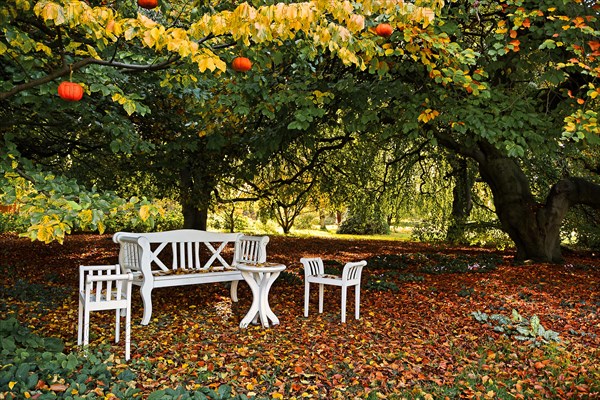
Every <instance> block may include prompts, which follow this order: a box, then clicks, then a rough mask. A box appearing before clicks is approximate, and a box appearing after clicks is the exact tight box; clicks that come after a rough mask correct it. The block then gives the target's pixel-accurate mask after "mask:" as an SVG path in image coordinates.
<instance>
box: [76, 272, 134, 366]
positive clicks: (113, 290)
mask: <svg viewBox="0 0 600 400" xmlns="http://www.w3.org/2000/svg"><path fill="white" fill-rule="evenodd" d="M132 280H133V274H132V273H131V272H129V273H127V274H122V273H121V270H120V267H119V265H118V264H117V265H92V266H86V265H81V266H80V267H79V329H78V334H77V344H78V345H81V344H83V345H84V346H86V345H88V344H89V335H90V312H91V311H100V310H116V321H115V343H118V342H119V336H120V335H119V334H120V327H121V322H120V319H121V316H122V314H121V313H122V312H123V313H124V316H125V359H126V360H129V355H130V350H131V341H130V336H131V283H132Z"/></svg>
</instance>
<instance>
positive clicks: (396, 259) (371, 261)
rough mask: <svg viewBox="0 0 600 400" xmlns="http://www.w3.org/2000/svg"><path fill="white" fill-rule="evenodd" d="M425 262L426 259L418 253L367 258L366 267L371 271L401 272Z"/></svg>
mask: <svg viewBox="0 0 600 400" xmlns="http://www.w3.org/2000/svg"><path fill="white" fill-rule="evenodd" d="M426 260H427V257H425V256H424V255H423V254H420V253H405V254H383V255H376V256H373V257H370V258H368V259H367V265H368V266H369V268H373V269H393V270H403V269H407V268H408V267H410V266H411V265H414V264H417V263H419V264H420V263H422V262H424V261H426Z"/></svg>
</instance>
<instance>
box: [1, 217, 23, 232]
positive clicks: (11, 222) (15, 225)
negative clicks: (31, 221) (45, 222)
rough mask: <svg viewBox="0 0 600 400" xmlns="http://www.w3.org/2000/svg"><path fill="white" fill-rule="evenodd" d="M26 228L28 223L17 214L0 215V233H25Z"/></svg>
mask: <svg viewBox="0 0 600 400" xmlns="http://www.w3.org/2000/svg"><path fill="white" fill-rule="evenodd" d="M27 227H28V221H27V220H25V219H24V218H22V217H20V216H19V214H13V213H8V214H5V213H0V233H4V232H15V233H22V232H26V231H27Z"/></svg>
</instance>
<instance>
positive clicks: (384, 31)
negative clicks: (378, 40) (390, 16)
mask: <svg viewBox="0 0 600 400" xmlns="http://www.w3.org/2000/svg"><path fill="white" fill-rule="evenodd" d="M375 33H376V34H378V35H379V36H383V37H390V36H392V33H394V28H392V26H391V25H390V24H379V25H377V27H376V28H375Z"/></svg>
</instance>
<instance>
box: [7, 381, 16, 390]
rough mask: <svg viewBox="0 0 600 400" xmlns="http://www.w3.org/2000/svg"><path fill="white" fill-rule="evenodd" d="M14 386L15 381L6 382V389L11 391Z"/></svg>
mask: <svg viewBox="0 0 600 400" xmlns="http://www.w3.org/2000/svg"><path fill="white" fill-rule="evenodd" d="M16 384H17V382H15V381H10V382H8V388H9V389H10V390H12V389H13V388H14V387H15V385H16Z"/></svg>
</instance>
